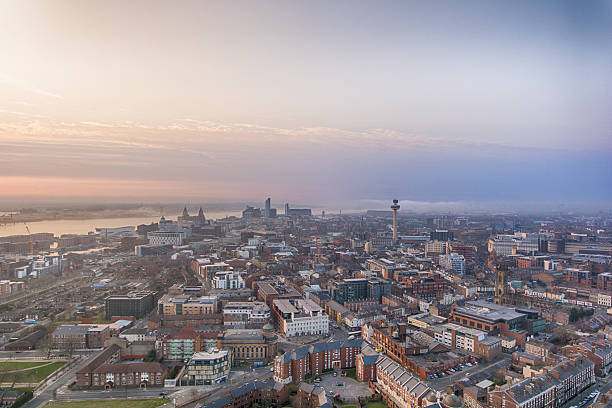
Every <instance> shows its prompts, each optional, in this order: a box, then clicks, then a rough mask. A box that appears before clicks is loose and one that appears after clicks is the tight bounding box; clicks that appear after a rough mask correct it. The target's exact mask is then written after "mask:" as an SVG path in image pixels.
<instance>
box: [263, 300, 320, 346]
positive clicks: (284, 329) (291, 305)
mask: <svg viewBox="0 0 612 408" xmlns="http://www.w3.org/2000/svg"><path fill="white" fill-rule="evenodd" d="M274 307H275V308H276V310H277V312H278V315H279V329H280V332H281V333H282V334H283V335H285V337H293V336H309V335H314V334H318V335H326V334H327V333H329V318H328V316H327V315H326V314H324V313H323V309H321V307H320V306H319V305H317V304H316V303H315V302H313V301H312V300H309V299H298V300H293V301H291V300H289V299H275V300H274Z"/></svg>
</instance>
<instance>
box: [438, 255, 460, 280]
mask: <svg viewBox="0 0 612 408" xmlns="http://www.w3.org/2000/svg"><path fill="white" fill-rule="evenodd" d="M440 266H441V267H442V268H444V270H445V271H454V272H455V273H456V274H458V275H464V274H465V258H464V257H463V255H459V254H457V253H454V252H453V253H452V254H450V255H440Z"/></svg>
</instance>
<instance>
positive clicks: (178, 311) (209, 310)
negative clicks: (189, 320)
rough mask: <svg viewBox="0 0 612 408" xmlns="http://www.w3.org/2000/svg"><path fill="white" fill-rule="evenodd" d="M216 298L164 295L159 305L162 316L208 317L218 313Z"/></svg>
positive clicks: (158, 309)
mask: <svg viewBox="0 0 612 408" xmlns="http://www.w3.org/2000/svg"><path fill="white" fill-rule="evenodd" d="M217 310H218V309H217V297H216V296H194V297H192V296H189V295H177V296H173V295H164V296H162V298H161V299H160V300H159V302H158V303H157V312H158V313H159V314H160V315H165V316H168V315H207V314H215V313H217Z"/></svg>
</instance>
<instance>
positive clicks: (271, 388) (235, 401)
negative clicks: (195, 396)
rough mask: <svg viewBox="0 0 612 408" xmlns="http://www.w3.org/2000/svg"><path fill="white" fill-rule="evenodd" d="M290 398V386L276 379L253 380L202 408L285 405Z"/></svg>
mask: <svg viewBox="0 0 612 408" xmlns="http://www.w3.org/2000/svg"><path fill="white" fill-rule="evenodd" d="M288 400H289V387H288V386H287V385H286V384H282V383H278V382H275V381H271V380H268V381H253V382H249V383H246V384H244V385H241V386H240V387H238V388H233V389H232V390H230V391H229V392H227V393H225V395H223V396H222V397H221V398H218V399H216V400H215V401H213V402H211V403H209V404H206V405H204V406H202V408H247V407H252V406H254V405H256V404H262V405H268V404H271V405H283V404H285V403H286V402H287V401H288Z"/></svg>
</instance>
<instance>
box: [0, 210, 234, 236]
mask: <svg viewBox="0 0 612 408" xmlns="http://www.w3.org/2000/svg"><path fill="white" fill-rule="evenodd" d="M205 215H206V218H212V219H218V218H225V217H228V216H231V215H234V216H237V217H240V216H241V212H240V211H215V212H212V211H211V212H207V213H205ZM170 218H172V217H170ZM173 219H176V217H174V218H173ZM157 221H159V217H129V218H94V219H89V220H49V221H34V222H28V223H27V225H28V227H29V228H30V232H31V233H32V234H35V233H37V232H52V233H53V234H54V235H55V236H60V235H62V234H87V233H88V232H90V231H95V229H96V228H114V227H125V226H128V225H133V226H134V227H136V226H137V225H139V224H150V223H152V222H157ZM8 235H27V231H26V229H25V225H24V223H22V222H19V223H15V224H5V225H0V237H6V236H8Z"/></svg>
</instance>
